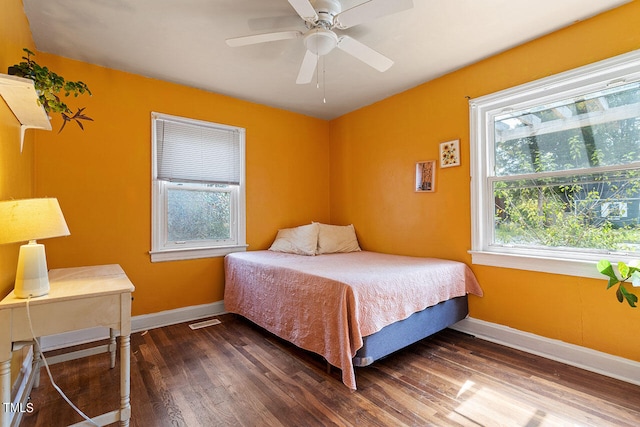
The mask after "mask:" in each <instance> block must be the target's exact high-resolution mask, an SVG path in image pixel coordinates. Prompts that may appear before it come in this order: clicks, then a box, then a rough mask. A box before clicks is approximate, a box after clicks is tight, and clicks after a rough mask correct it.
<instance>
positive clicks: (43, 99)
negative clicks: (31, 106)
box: [9, 48, 93, 133]
mask: <svg viewBox="0 0 640 427" xmlns="http://www.w3.org/2000/svg"><path fill="white" fill-rule="evenodd" d="M22 50H24V51H25V52H26V53H27V56H23V57H22V59H24V61H22V62H20V63H19V64H16V65H13V66H11V67H9V74H11V75H14V76H18V77H24V78H27V79H31V80H33V82H34V86H35V89H36V92H37V93H38V100H39V102H40V104H41V105H42V106H43V107H44V110H45V111H46V112H47V113H60V115H61V116H62V119H63V121H62V126H61V127H60V130H59V131H58V133H60V132H62V129H64V127H65V126H66V124H67V122H70V121H75V122H76V123H77V124H78V126H80V129H82V130H84V126H83V125H82V122H81V120H91V121H93V119H92V118H90V117H88V116H87V115H85V114H84V109H85V107H83V108H78V111H76V113H75V114H74V113H73V112H72V111H71V109H70V108H69V107H68V106H67V104H65V102H64V101H62V99H61V98H60V96H61V93H62V94H64V96H65V97H67V96H69V95H71V94H73V96H74V97H78V96H79V95H82V94H83V93H88V94H89V95H91V91H90V90H89V88H88V87H87V85H86V84H85V83H83V82H81V81H76V82H73V81H66V80H65V79H64V77H62V76H60V75H58V74H56V73H54V72H53V71H51V70H49V69H48V68H47V67H43V66H41V65H40V64H38V63H37V62H36V61H34V60H33V59H32V56H35V54H34V53H33V52H31V51H30V50H29V49H27V48H24V49H22Z"/></svg>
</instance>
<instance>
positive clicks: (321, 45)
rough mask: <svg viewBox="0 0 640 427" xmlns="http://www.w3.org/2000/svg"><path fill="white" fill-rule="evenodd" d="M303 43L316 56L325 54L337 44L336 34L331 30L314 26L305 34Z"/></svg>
mask: <svg viewBox="0 0 640 427" xmlns="http://www.w3.org/2000/svg"><path fill="white" fill-rule="evenodd" d="M304 45H305V47H306V48H307V50H309V51H311V52H312V53H314V54H316V55H318V56H322V55H326V54H327V53H329V52H331V51H332V50H333V49H334V48H335V47H336V46H337V45H338V36H337V35H336V33H334V32H333V31H331V30H327V29H324V28H315V29H313V30H310V31H309V32H307V34H305V36H304Z"/></svg>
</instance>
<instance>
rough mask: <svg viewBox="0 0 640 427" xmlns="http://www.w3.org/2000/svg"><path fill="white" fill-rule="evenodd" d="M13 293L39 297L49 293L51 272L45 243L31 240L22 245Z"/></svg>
mask: <svg viewBox="0 0 640 427" xmlns="http://www.w3.org/2000/svg"><path fill="white" fill-rule="evenodd" d="M13 293H14V294H15V296H16V297H18V298H28V297H29V296H31V297H39V296H42V295H46V294H48V293H49V274H48V273H47V258H46V255H45V252H44V245H43V244H40V243H36V241H35V240H31V241H30V242H29V243H27V244H26V245H22V246H20V255H18V270H17V271H16V284H15V289H14V291H13Z"/></svg>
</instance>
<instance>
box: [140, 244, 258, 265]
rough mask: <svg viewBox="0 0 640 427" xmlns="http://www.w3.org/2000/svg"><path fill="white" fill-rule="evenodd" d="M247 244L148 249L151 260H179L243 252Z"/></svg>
mask: <svg viewBox="0 0 640 427" xmlns="http://www.w3.org/2000/svg"><path fill="white" fill-rule="evenodd" d="M246 250H247V245H239V246H220V247H216V248H187V249H168V250H162V251H150V252H149V254H151V262H163V261H180V260H187V259H198V258H213V257H223V256H225V255H227V254H230V253H233V252H245V251H246Z"/></svg>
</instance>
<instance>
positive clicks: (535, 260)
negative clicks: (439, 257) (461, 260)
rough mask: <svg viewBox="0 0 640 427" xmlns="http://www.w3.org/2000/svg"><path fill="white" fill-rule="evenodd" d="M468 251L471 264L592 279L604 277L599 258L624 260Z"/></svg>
mask: <svg viewBox="0 0 640 427" xmlns="http://www.w3.org/2000/svg"><path fill="white" fill-rule="evenodd" d="M469 253H470V254H471V263H472V264H478V265H487V266H491V267H504V268H514V269H518V270H527V271H538V272H542V273H552V274H563V275H566V276H577V277H589V278H592V279H602V278H603V277H604V276H603V275H602V274H600V273H599V272H598V270H597V268H596V264H597V263H598V261H599V260H600V259H609V260H611V261H612V262H613V261H614V260H616V261H617V260H618V259H620V260H621V261H625V260H624V259H621V258H616V257H613V256H609V257H608V256H606V255H598V256H593V259H575V258H568V257H566V258H564V257H561V256H549V255H548V254H545V255H542V254H541V255H527V254H514V253H504V252H489V251H469ZM626 261H628V260H626Z"/></svg>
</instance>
